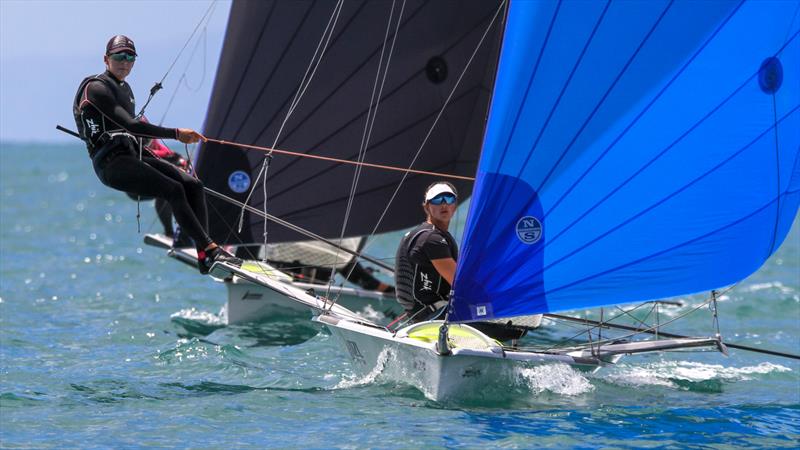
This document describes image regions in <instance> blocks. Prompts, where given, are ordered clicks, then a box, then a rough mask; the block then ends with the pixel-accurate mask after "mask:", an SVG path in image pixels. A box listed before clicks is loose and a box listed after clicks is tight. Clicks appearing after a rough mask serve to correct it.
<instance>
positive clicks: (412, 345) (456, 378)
mask: <svg viewBox="0 0 800 450" xmlns="http://www.w3.org/2000/svg"><path fill="white" fill-rule="evenodd" d="M316 320H317V321H319V322H321V323H323V324H325V325H326V326H327V327H328V328H329V329H330V331H331V333H332V334H333V335H334V336H336V337H337V338H338V339H339V340H341V342H342V345H343V347H344V348H345V349H346V351H347V353H348V356H349V357H350V359H351V361H352V362H353V367H355V368H356V370H357V371H358V372H359V373H360V374H361V375H362V376H369V375H370V374H373V373H376V372H381V374H382V375H384V376H386V377H388V378H389V379H393V380H394V381H397V382H401V383H406V384H410V385H412V386H415V387H416V388H417V389H419V390H420V391H422V392H423V393H424V394H425V396H426V397H427V398H429V399H431V400H434V401H446V400H450V399H455V398H458V399H461V398H464V397H465V396H474V395H477V396H480V394H481V391H482V390H483V389H486V388H487V387H490V386H504V385H505V386H508V385H511V384H512V383H514V382H515V380H514V378H515V377H516V376H517V371H516V369H517V368H518V367H525V366H531V365H541V364H556V363H561V364H569V365H571V366H574V367H577V368H579V369H581V370H595V369H596V368H598V367H600V365H601V364H602V363H601V362H600V361H598V360H594V359H589V358H574V357H572V356H566V355H552V354H534V353H522V352H509V351H504V350H503V349H502V348H501V347H500V346H498V345H490V346H488V347H486V348H481V349H478V348H454V349H452V350H451V351H450V354H449V355H446V356H443V355H440V354H439V353H438V352H437V349H436V346H437V344H436V342H423V341H420V340H418V339H414V338H410V337H404V336H403V335H402V330H401V331H400V332H399V333H397V334H392V333H389V332H388V331H386V330H384V329H381V328H376V327H370V326H366V325H362V324H359V323H355V322H352V321H349V320H340V319H337V318H335V317H332V316H330V315H323V316H320V317H318V318H317V319H316ZM436 323H437V325H438V323H439V322H436ZM453 326H454V325H451V327H453ZM413 327H414V326H412V327H409V328H413ZM469 328H470V330H472V332H474V333H476V334H478V335H481V333H480V332H479V331H477V330H474V329H472V328H471V327H469ZM483 338H485V339H486V340H487V342H491V341H492V340H491V339H490V338H488V337H486V336H483Z"/></svg>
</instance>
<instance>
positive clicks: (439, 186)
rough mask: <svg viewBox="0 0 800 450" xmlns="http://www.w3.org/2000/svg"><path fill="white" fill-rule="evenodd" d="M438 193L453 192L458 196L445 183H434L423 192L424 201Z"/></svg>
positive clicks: (429, 199)
mask: <svg viewBox="0 0 800 450" xmlns="http://www.w3.org/2000/svg"><path fill="white" fill-rule="evenodd" d="M439 194H453V195H455V196H456V197H458V195H456V193H455V192H454V191H453V188H451V187H450V186H448V185H446V184H445V183H436V184H434V185H433V186H431V188H430V189H428V192H426V193H425V203H428V202H429V201H431V200H432V199H433V198H434V197H436V196H437V195H439Z"/></svg>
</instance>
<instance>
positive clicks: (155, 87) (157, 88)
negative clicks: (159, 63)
mask: <svg viewBox="0 0 800 450" xmlns="http://www.w3.org/2000/svg"><path fill="white" fill-rule="evenodd" d="M216 3H217V2H216V0H213V1H212V2H211V4H210V5H209V6H208V9H206V12H205V14H203V17H201V18H200V21H198V22H197V25H195V27H194V30H192V34H190V35H189V38H188V39H186V42H185V43H184V44H183V47H182V48H181V50H180V51H179V52H178V55H177V56H175V59H174V60H172V64H170V66H169V68H168V69H167V71H166V72H165V73H164V76H163V77H161V81H157V82H156V83H155V84H153V87H152V88H150V96H149V97H147V101H146V102H144V106H142V109H141V110H139V114H137V115H136V118H137V119H138V118H141V117H143V116H144V111H145V109H147V105H149V104H150V101H151V100H153V97H154V96H155V95H156V93H157V92H158V91H160V90H161V89H162V88H163V87H164V86H163V83H164V80H166V79H167V76H168V75H169V73H170V72H171V71H172V68H173V67H175V64H176V63H177V62H178V59H180V57H181V55H182V54H183V52H184V50H186V47H188V46H189V42H191V41H192V38H193V37H194V34H195V33H197V30H198V29H199V28H200V25H202V24H203V22H204V21H205V20H206V18H207V17H210V14H211V11H213V10H214V8H215V6H216Z"/></svg>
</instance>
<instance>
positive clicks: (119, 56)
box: [108, 52, 136, 62]
mask: <svg viewBox="0 0 800 450" xmlns="http://www.w3.org/2000/svg"><path fill="white" fill-rule="evenodd" d="M108 57H109V58H111V59H113V60H114V61H128V62H134V61H136V55H131V54H130V53H126V52H121V53H114V54H111V55H108Z"/></svg>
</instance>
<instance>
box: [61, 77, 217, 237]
mask: <svg viewBox="0 0 800 450" xmlns="http://www.w3.org/2000/svg"><path fill="white" fill-rule="evenodd" d="M134 108H135V105H134V98H133V92H132V91H131V88H130V86H129V85H128V83H126V82H124V81H119V80H117V79H116V78H114V76H113V75H112V74H111V73H109V72H108V71H106V72H105V73H103V74H100V75H96V76H92V77H88V78H86V79H84V80H83V82H81V85H80V87H79V89H78V92H77V94H76V95H75V101H74V104H73V114H74V116H75V123H76V125H77V126H78V131H79V133H80V135H81V137H82V138H83V139H84V141H85V142H86V147H87V149H88V150H89V156H90V157H91V158H92V165H93V166H94V170H95V173H96V174H97V176H98V178H100V181H102V182H103V184H105V185H106V186H109V187H111V188H114V189H117V190H120V191H123V192H127V193H130V194H135V195H140V196H143V197H156V198H163V199H164V200H166V201H167V202H168V203H169V205H170V206H171V207H172V212H173V214H174V215H175V220H176V221H177V222H178V225H180V227H181V229H182V230H184V231H185V232H186V233H187V234H188V235H189V236H190V237H191V238H192V239H193V240H194V242H195V245H196V246H197V247H198V248H205V247H206V246H208V245H209V244H210V243H211V238H209V236H208V233H206V231H205V230H206V229H207V228H208V209H207V206H206V199H205V192H204V190H203V184H202V183H201V182H200V181H199V180H197V179H196V178H194V177H192V176H190V175H189V174H187V173H185V172H183V171H182V170H180V169H178V168H177V167H175V166H174V165H172V164H170V163H169V162H167V161H164V160H161V159H159V158H157V157H155V156H153V155H150V154H149V153H147V152H143V153H142V157H141V159H140V158H139V154H140V143H141V137H145V138H170V139H175V138H177V133H178V130H177V129H175V128H164V127H160V126H157V125H153V124H150V123H147V122H143V121H140V120H137V119H136V118H134V115H135V109H134Z"/></svg>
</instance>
